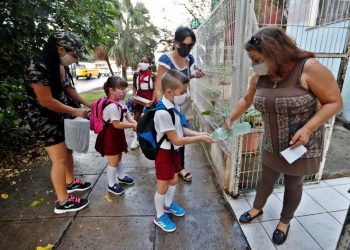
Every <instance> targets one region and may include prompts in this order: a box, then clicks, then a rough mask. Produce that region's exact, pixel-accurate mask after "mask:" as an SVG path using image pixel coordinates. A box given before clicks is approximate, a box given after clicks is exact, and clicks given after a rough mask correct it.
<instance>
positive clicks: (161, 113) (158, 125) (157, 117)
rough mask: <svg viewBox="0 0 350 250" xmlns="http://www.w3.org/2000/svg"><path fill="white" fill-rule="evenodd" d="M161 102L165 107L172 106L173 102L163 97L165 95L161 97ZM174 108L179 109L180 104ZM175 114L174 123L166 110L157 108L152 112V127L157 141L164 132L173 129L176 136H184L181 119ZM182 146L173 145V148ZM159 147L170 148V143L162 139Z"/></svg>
mask: <svg viewBox="0 0 350 250" xmlns="http://www.w3.org/2000/svg"><path fill="white" fill-rule="evenodd" d="M162 102H163V104H164V106H165V107H166V108H167V109H171V108H174V107H175V106H174V104H173V103H172V102H171V101H169V100H168V99H166V98H165V96H163V97H162ZM176 109H177V110H179V111H180V106H176ZM174 114H175V125H174V123H173V120H172V119H171V115H170V114H169V112H168V111H167V110H158V111H156V113H155V114H154V128H155V130H156V132H157V142H159V141H160V139H161V138H162V137H163V135H164V134H165V132H167V131H171V130H175V131H176V134H177V136H178V137H180V138H183V137H184V131H183V127H182V126H181V119H180V116H179V115H178V114H176V113H175V112H174ZM181 147H182V146H175V145H174V149H179V148H181ZM160 148H162V149H167V150H170V149H171V143H170V142H169V141H167V140H164V141H163V143H162V144H161V145H160Z"/></svg>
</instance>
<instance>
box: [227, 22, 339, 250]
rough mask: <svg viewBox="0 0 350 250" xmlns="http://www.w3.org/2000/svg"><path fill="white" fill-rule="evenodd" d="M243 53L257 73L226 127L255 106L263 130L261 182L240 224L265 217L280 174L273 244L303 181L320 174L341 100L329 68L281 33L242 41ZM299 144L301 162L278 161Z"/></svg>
mask: <svg viewBox="0 0 350 250" xmlns="http://www.w3.org/2000/svg"><path fill="white" fill-rule="evenodd" d="M245 49H246V51H247V53H248V56H249V57H250V59H251V60H252V67H253V70H254V71H255V75H254V76H252V78H251V79H250V82H249V88H248V90H247V92H246V93H245V95H244V96H243V98H242V99H241V100H240V101H239V102H238V103H237V105H235V107H234V108H233V110H232V112H231V115H230V117H229V118H228V119H227V121H226V123H225V127H226V128H230V127H231V124H232V122H233V121H235V120H236V119H238V118H239V117H240V116H241V115H242V114H244V112H245V111H246V110H247V109H248V108H249V107H250V106H251V105H252V104H253V103H254V106H255V108H256V109H257V110H259V111H260V112H261V113H262V117H263V121H264V130H265V131H264V140H263V148H262V178H261V180H260V182H259V184H258V187H257V192H256V197H255V200H254V204H253V208H252V209H250V210H249V211H247V212H246V213H244V214H243V215H242V216H241V217H240V219H239V220H240V222H241V223H249V222H251V221H252V220H253V219H254V218H256V217H257V216H259V215H261V214H262V213H263V211H262V208H263V207H264V205H265V203H266V200H267V198H268V197H269V195H270V194H271V193H272V191H273V188H274V185H275V182H276V181H277V179H278V178H279V176H280V174H283V175H284V183H285V190H284V198H283V208H282V212H281V218H280V221H279V223H278V225H277V228H276V230H275V231H274V233H273V236H272V240H273V242H274V243H275V244H282V243H284V242H285V240H286V239H287V236H288V231H289V227H290V226H289V222H290V220H291V219H292V218H293V215H294V212H295V211H296V209H297V207H298V206H299V203H300V200H301V196H302V188H303V182H304V177H305V176H306V175H310V174H315V173H317V172H318V170H319V165H320V161H321V157H322V145H323V142H322V125H323V124H324V123H325V122H326V121H327V120H329V119H330V118H331V117H332V116H333V115H335V114H336V113H337V111H339V110H340V109H341V107H342V98H341V95H340V91H339V89H338V86H337V83H336V80H335V79H334V77H333V75H332V73H331V72H330V70H329V69H327V68H326V67H324V66H323V65H322V64H321V63H319V62H318V61H317V60H316V59H315V58H314V57H315V56H314V54H313V53H311V52H308V51H303V50H301V49H299V48H298V47H297V46H296V45H295V42H294V41H293V40H292V39H291V38H290V37H288V36H287V35H286V33H285V32H284V30H282V29H280V28H276V27H267V28H262V29H260V30H259V31H258V32H257V33H256V34H255V35H254V36H252V38H251V39H250V40H249V41H248V42H247V43H246V45H245ZM300 145H304V146H305V147H306V149H307V152H306V153H305V154H304V155H302V157H301V158H299V159H298V160H296V161H295V162H293V163H292V164H289V163H288V162H287V161H286V160H285V159H284V158H282V156H281V154H280V152H281V151H283V150H285V149H286V148H288V147H292V148H295V147H298V146H300Z"/></svg>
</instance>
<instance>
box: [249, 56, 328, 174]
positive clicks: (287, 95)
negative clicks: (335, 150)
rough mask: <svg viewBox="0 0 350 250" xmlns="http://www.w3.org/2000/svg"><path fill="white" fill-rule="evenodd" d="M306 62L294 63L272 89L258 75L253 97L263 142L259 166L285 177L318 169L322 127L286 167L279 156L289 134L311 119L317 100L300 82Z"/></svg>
mask: <svg viewBox="0 0 350 250" xmlns="http://www.w3.org/2000/svg"><path fill="white" fill-rule="evenodd" d="M306 60H307V59H305V60H303V61H301V62H299V63H297V64H296V66H295V67H294V69H292V71H291V72H290V73H289V75H288V76H287V77H286V78H284V79H283V80H282V81H280V82H278V84H277V86H274V82H272V81H270V80H269V79H268V77H267V76H260V77H259V79H258V82H257V86H256V93H255V96H254V106H255V108H256V109H257V110H259V111H260V112H261V113H262V118H263V121H264V139H263V147H262V164H263V167H269V168H271V169H273V170H275V171H277V172H281V173H284V174H286V175H294V176H303V175H310V174H315V173H317V172H318V170H319V166H320V162H321V157H322V147H323V141H322V140H323V136H322V135H323V128H322V127H321V128H319V129H317V130H316V131H315V132H313V133H312V134H311V136H310V140H309V142H308V143H307V144H306V145H304V146H305V147H306V149H307V152H306V153H305V154H304V155H303V156H302V157H301V158H299V159H298V160H296V161H295V162H293V163H292V164H289V163H288V162H287V161H286V160H285V159H284V158H283V157H282V155H281V154H280V152H281V151H283V150H285V149H286V148H288V147H289V146H290V145H289V142H290V140H291V139H292V137H293V135H294V134H295V133H296V132H297V131H298V130H299V129H300V128H301V127H303V126H304V125H305V124H306V123H307V122H308V121H309V120H310V119H311V117H313V116H314V114H315V113H316V111H317V98H316V97H315V95H314V94H313V93H312V92H311V91H310V90H308V89H306V88H304V87H303V86H302V85H301V82H300V76H301V73H302V71H303V68H304V64H305V62H306Z"/></svg>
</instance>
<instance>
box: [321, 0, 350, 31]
mask: <svg viewBox="0 0 350 250" xmlns="http://www.w3.org/2000/svg"><path fill="white" fill-rule="evenodd" d="M348 18H350V0H319V3H318V13H317V18H316V25H317V26H318V25H325V24H327V23H331V22H335V21H340V20H345V19H348Z"/></svg>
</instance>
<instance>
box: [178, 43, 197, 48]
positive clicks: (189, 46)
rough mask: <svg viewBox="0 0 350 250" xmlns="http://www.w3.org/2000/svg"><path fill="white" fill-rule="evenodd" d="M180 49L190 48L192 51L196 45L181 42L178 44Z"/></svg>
mask: <svg viewBox="0 0 350 250" xmlns="http://www.w3.org/2000/svg"><path fill="white" fill-rule="evenodd" d="M176 43H177V44H178V45H179V46H180V48H189V49H192V48H193V46H194V43H190V44H187V43H180V42H176Z"/></svg>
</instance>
